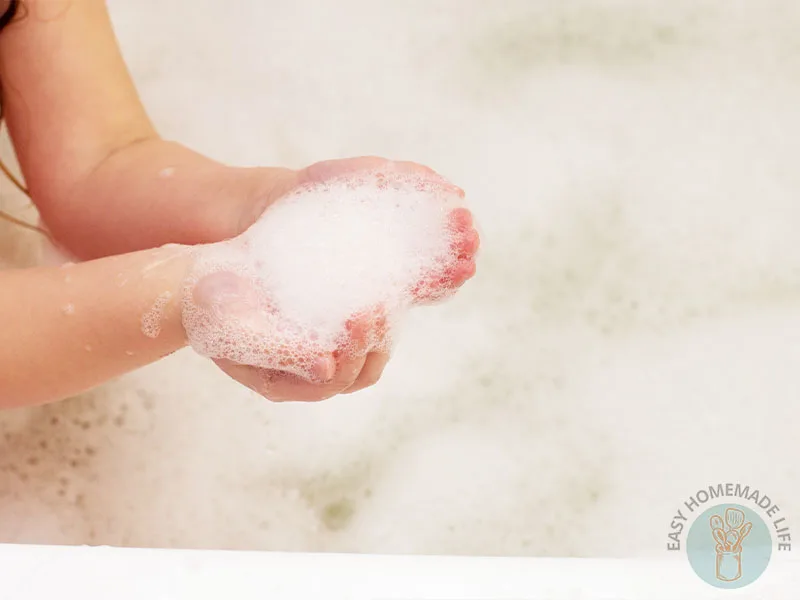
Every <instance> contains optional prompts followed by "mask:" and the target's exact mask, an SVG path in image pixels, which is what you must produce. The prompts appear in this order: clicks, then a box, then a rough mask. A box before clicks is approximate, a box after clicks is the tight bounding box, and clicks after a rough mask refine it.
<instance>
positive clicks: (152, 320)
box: [142, 292, 172, 338]
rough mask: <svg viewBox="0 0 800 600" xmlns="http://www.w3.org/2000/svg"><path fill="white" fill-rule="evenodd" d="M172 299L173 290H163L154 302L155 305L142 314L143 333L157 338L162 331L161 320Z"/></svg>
mask: <svg viewBox="0 0 800 600" xmlns="http://www.w3.org/2000/svg"><path fill="white" fill-rule="evenodd" d="M171 299H172V292H163V293H162V294H160V295H159V296H158V298H156V300H155V302H153V306H152V307H151V308H150V310H148V311H147V312H146V313H145V314H144V315H142V333H144V334H145V335H146V336H147V337H149V338H157V337H158V336H159V334H160V333H161V321H162V319H163V318H164V309H165V308H166V306H167V304H168V303H169V301H170V300H171Z"/></svg>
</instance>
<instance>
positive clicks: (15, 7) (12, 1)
mask: <svg viewBox="0 0 800 600" xmlns="http://www.w3.org/2000/svg"><path fill="white" fill-rule="evenodd" d="M21 6H22V0H9V2H8V6H7V7H6V10H5V12H4V13H3V14H0V32H2V30H3V29H4V28H5V27H6V26H7V25H8V24H9V23H11V21H13V20H14V17H16V16H17V15H18V14H21V11H20V10H19V9H20V7H21ZM2 127H3V87H2V82H0V129H2ZM0 173H2V174H3V175H5V176H6V177H7V178H8V179H9V180H10V181H11V183H13V184H14V187H16V188H17V189H19V191H21V192H22V193H23V194H25V195H26V196H28V197H29V198H30V194H28V189H27V188H26V187H25V185H24V184H23V183H22V182H21V181H19V179H17V178H16V177H15V176H14V174H13V173H11V171H10V170H9V169H8V167H6V165H5V164H4V163H3V161H2V160H0ZM0 219H2V220H4V221H8V222H10V223H13V224H14V225H18V226H20V227H24V228H25V229H31V230H33V231H38V232H39V233H43V234H45V235H47V233H46V232H45V231H44V230H43V229H40V228H39V227H36V226H35V225H31V224H30V223H26V222H25V221H21V220H19V219H17V218H15V217H12V216H11V215H9V214H6V213H5V212H3V211H1V210H0Z"/></svg>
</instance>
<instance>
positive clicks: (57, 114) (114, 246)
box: [0, 0, 292, 259]
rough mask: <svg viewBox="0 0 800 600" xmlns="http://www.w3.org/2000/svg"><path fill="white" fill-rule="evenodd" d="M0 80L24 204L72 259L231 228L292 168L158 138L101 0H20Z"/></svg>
mask: <svg viewBox="0 0 800 600" xmlns="http://www.w3.org/2000/svg"><path fill="white" fill-rule="evenodd" d="M0 83H2V88H3V106H4V112H5V116H6V120H7V122H8V126H9V130H10V132H11V137H12V140H13V142H14V147H15V150H16V153H17V158H18V160H19V163H20V166H21V168H22V172H23V174H24V176H25V180H26V183H27V185H28V188H29V191H30V194H31V196H32V198H33V201H34V202H35V203H36V205H37V207H38V208H39V211H40V213H41V215H42V218H43V220H44V222H45V224H46V225H47V227H48V228H49V229H50V231H51V232H52V233H53V235H54V237H55V238H56V239H57V240H58V242H59V243H61V244H63V245H64V246H65V247H66V249H67V250H68V251H69V252H70V253H72V254H73V255H75V256H77V257H78V258H80V259H91V258H97V257H100V256H107V255H110V254H118V253H124V252H130V251H136V250H142V249H145V248H151V247H155V246H160V245H162V244H166V243H170V242H172V243H183V244H197V243H207V242H215V241H220V240H222V239H226V238H228V237H232V236H234V235H236V234H238V233H240V232H241V230H242V228H243V227H246V226H247V225H249V224H250V222H252V220H253V219H254V218H255V216H257V214H256V215H253V216H251V215H252V213H253V212H254V210H255V211H256V212H257V209H254V207H253V204H254V203H258V202H259V201H260V200H262V199H264V198H265V197H267V196H268V195H269V194H270V191H271V189H272V188H273V187H274V186H275V185H277V183H278V180H279V179H281V178H282V177H287V176H288V177H291V173H292V172H291V171H289V170H288V169H268V168H265V169H233V168H229V167H226V166H223V165H220V164H219V163H217V162H215V161H213V160H210V159H208V158H206V157H204V156H201V155H199V154H197V153H195V152H193V151H191V150H189V149H187V148H185V147H183V146H180V145H179V144H175V143H172V142H167V141H164V140H161V139H160V138H159V136H158V134H157V132H156V131H155V129H154V127H153V125H152V124H151V122H150V120H149V119H148V116H147V114H146V112H145V110H144V108H143V106H142V103H141V102H140V100H139V97H138V95H137V92H136V89H135V87H134V85H133V82H132V81H131V78H130V76H129V74H128V71H127V68H126V66H125V63H124V61H123V59H122V56H121V53H120V50H119V48H118V45H117V41H116V38H115V36H114V32H113V30H112V27H111V22H110V19H109V15H108V12H107V10H106V6H105V2H104V1H103V0H25V2H24V5H23V8H21V9H20V14H19V15H18V16H17V18H16V19H15V20H14V21H13V22H12V23H11V24H10V25H8V26H7V27H6V28H5V29H4V30H3V31H2V33H0ZM261 209H263V206H261ZM243 220H244V221H245V223H244V224H242V221H243ZM248 220H249V221H250V222H246V221H248ZM89 232H91V235H87V234H88V233H89Z"/></svg>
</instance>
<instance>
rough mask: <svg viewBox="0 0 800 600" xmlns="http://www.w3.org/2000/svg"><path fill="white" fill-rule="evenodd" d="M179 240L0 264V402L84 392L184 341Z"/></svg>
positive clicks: (184, 262)
mask: <svg viewBox="0 0 800 600" xmlns="http://www.w3.org/2000/svg"><path fill="white" fill-rule="evenodd" d="M188 268H189V257H188V255H187V253H186V251H185V248H183V247H167V248H161V249H157V250H147V251H143V252H137V253H135V254H127V255H122V256H116V257H111V258H104V259H100V260H96V261H91V262H86V263H80V264H76V265H68V266H66V267H55V268H37V269H24V270H10V271H0V409H2V408H10V407H15V406H24V405H32V404H41V403H46V402H51V401H54V400H59V399H61V398H65V397H68V396H70V395H73V394H77V393H78V392H82V391H85V390H87V389H89V388H92V387H94V386H96V385H98V384H100V383H103V382H104V381H106V380H108V379H110V378H113V377H116V376H119V375H122V374H123V373H126V372H128V371H132V370H133V369H135V368H137V367H141V366H143V365H145V364H148V363H151V362H154V361H156V360H158V359H160V358H162V357H163V356H166V355H167V354H170V353H171V352H174V351H176V350H178V349H180V348H181V347H183V346H184V345H185V344H186V341H185V334H184V329H183V326H182V324H181V289H182V288H181V286H182V282H183V280H184V278H185V275H186V272H187V270H188Z"/></svg>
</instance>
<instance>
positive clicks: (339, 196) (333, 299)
mask: <svg viewBox="0 0 800 600" xmlns="http://www.w3.org/2000/svg"><path fill="white" fill-rule="evenodd" d="M460 202H461V198H460V197H459V196H458V195H457V194H456V193H454V192H453V190H452V189H451V188H449V187H447V186H445V185H440V184H437V183H435V182H431V181H425V180H422V179H420V178H419V177H412V176H399V175H391V176H388V175H382V174H380V173H373V174H368V173H362V174H359V175H358V176H357V178H356V177H355V176H352V177H348V178H344V177H343V178H339V179H335V180H332V181H329V182H326V183H318V184H314V185H307V186H304V187H301V188H298V189H297V190H296V191H294V192H293V193H291V194H289V195H287V196H286V197H284V198H283V199H281V200H279V201H278V202H276V203H275V204H273V205H272V206H270V208H269V209H267V211H266V212H265V213H264V215H263V216H262V217H261V219H259V221H258V222H256V223H255V224H254V225H253V226H252V227H251V228H250V229H249V230H248V231H246V232H245V233H244V234H243V235H241V236H239V237H238V238H236V239H234V240H231V241H230V242H227V243H225V244H215V245H212V246H206V247H204V248H202V249H201V250H200V251H199V252H198V253H197V255H196V256H197V262H196V265H195V271H194V272H193V274H192V276H191V277H190V279H189V281H188V282H187V288H186V293H185V295H184V312H183V318H184V327H185V329H186V331H187V335H188V338H189V341H190V343H191V345H192V347H193V348H194V349H195V350H196V351H197V352H199V353H200V354H202V355H204V356H207V357H211V358H226V359H229V360H232V361H234V362H237V363H239V364H247V365H251V366H257V367H262V368H267V369H281V370H285V371H288V372H292V373H294V374H296V375H299V376H301V377H306V378H310V377H311V375H312V369H313V366H314V362H315V359H316V358H317V357H319V356H321V355H325V354H329V353H332V352H334V351H339V352H343V353H348V352H352V351H353V350H354V349H353V348H351V347H350V345H349V338H350V336H349V334H348V327H352V326H353V322H354V320H355V319H356V318H357V319H358V322H359V324H360V325H361V326H362V327H365V329H366V331H367V332H370V331H373V330H375V329H376V325H378V324H379V323H383V322H384V321H386V322H388V324H387V327H388V329H389V330H391V329H392V328H393V327H396V325H397V321H398V319H399V318H400V317H401V316H402V315H403V313H404V312H405V311H406V310H407V309H408V308H409V307H410V306H411V305H412V304H413V303H414V299H415V294H416V293H419V290H420V287H421V286H422V287H431V288H436V287H437V286H441V285H442V284H441V281H440V277H438V276H431V275H432V274H434V275H435V274H438V273H442V274H444V273H446V271H447V269H448V268H450V267H452V265H454V264H455V263H456V261H457V260H458V256H457V254H458V251H457V248H456V243H455V241H456V235H457V233H456V231H455V229H454V228H453V227H452V226H451V221H450V219H449V215H450V212H451V211H452V210H453V209H454V208H457V207H459V205H460ZM215 273H230V274H235V275H236V276H238V277H239V278H240V280H239V281H241V282H244V283H243V286H244V287H246V291H244V292H243V291H241V290H239V291H235V290H234V291H233V292H232V293H236V294H239V296H241V297H239V298H238V301H239V303H240V304H241V305H242V306H244V307H245V310H242V311H240V312H239V313H237V315H236V316H235V318H233V317H230V316H229V315H223V314H221V312H220V311H221V310H223V308H225V306H226V305H229V304H230V293H228V294H227V295H226V294H220V295H219V298H220V299H219V301H218V302H214V301H213V300H212V301H211V302H210V305H206V306H200V305H199V304H198V302H197V298H196V292H197V288H196V285H197V283H198V282H199V281H201V280H202V279H203V277H205V276H208V275H211V274H215ZM421 282H425V283H421ZM423 291H425V292H430V290H423ZM427 295H429V296H431V295H434V294H431V293H428V294H427ZM226 303H227V304H226ZM247 307H249V308H247ZM379 337H380V338H381V339H378V338H379ZM383 342H384V340H383V336H377V335H373V336H371V339H367V340H366V348H365V347H364V344H360V345H359V346H360V347H359V348H358V349H357V351H359V352H365V351H367V350H377V349H383V348H382V344H383Z"/></svg>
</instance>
